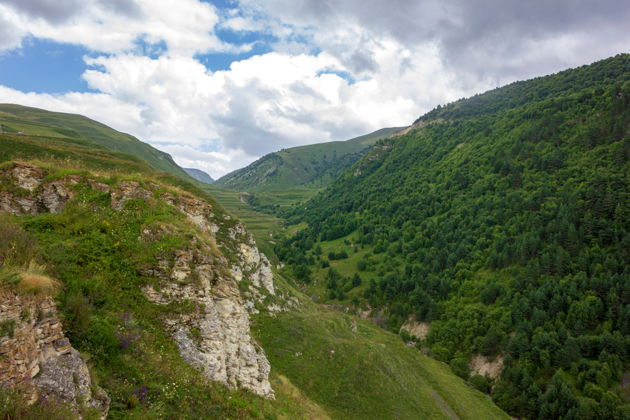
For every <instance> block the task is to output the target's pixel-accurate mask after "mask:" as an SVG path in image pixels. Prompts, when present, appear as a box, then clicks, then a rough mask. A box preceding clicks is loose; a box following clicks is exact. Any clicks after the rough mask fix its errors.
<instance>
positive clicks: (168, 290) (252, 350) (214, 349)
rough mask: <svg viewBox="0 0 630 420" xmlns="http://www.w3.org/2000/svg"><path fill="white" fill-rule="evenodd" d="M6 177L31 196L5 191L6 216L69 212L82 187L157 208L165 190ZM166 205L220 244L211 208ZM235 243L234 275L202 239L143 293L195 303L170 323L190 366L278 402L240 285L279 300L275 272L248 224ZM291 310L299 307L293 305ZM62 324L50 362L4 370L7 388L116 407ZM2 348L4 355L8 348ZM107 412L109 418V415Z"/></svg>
mask: <svg viewBox="0 0 630 420" xmlns="http://www.w3.org/2000/svg"><path fill="white" fill-rule="evenodd" d="M0 176H5V177H6V176H9V177H10V178H11V179H12V180H14V181H15V183H16V184H17V185H19V186H20V187H21V188H22V189H23V190H24V193H22V192H20V191H17V192H11V191H2V192H0V210H5V211H8V212H10V213H12V214H15V215H20V214H38V213H42V212H53V213H55V212H60V211H62V210H63V207H64V206H65V205H66V203H67V201H68V200H69V199H71V198H72V197H73V196H74V191H73V189H72V187H71V186H72V185H73V184H78V183H83V184H85V185H89V186H90V187H91V188H94V189H96V190H99V191H102V192H109V193H110V199H111V206H112V207H113V208H114V209H116V210H122V209H123V208H124V205H125V202H127V201H128V200H131V199H139V200H146V201H149V202H151V201H154V200H155V199H154V192H155V191H157V190H158V189H160V188H161V186H160V185H157V184H151V183H149V184H141V183H140V182H136V181H121V182H119V183H118V185H117V186H113V187H110V186H108V185H106V184H104V183H101V182H97V181H94V180H85V179H81V178H80V177H78V176H74V175H70V176H67V177H64V178H62V179H58V180H55V181H51V182H44V179H45V174H44V172H43V171H42V170H41V169H40V168H37V167H35V166H29V165H18V164H14V165H13V166H8V167H5V168H4V169H2V170H0ZM160 198H161V199H162V200H164V201H165V202H166V203H168V204H170V205H172V206H174V207H176V208H177V209H178V210H179V211H181V212H182V213H183V214H184V215H185V216H186V217H187V218H188V219H189V220H190V221H191V222H192V223H193V224H194V225H195V226H197V227H198V228H199V229H200V230H202V231H204V232H208V233H210V234H211V237H210V240H211V241H214V240H215V236H214V234H215V233H216V232H217V231H218V230H219V225H218V224H216V223H215V219H216V216H215V214H214V212H213V208H212V205H211V204H210V203H207V202H206V201H203V200H201V199H198V198H195V197H191V196H186V195H175V194H174V193H162V194H161V196H160ZM226 220H229V219H226ZM169 232H170V228H169V227H166V226H160V227H159V228H145V229H144V230H143V231H142V232H141V233H140V236H141V237H142V238H144V239H146V240H153V239H155V238H157V237H159V236H160V235H162V234H165V233H169ZM229 236H230V237H231V238H232V239H233V240H234V241H235V244H230V245H229V247H230V249H231V250H232V251H233V252H234V253H235V254H237V257H238V260H239V261H238V262H237V263H235V264H233V265H232V267H231V268H230V269H229V270H228V267H229V262H228V260H227V259H226V258H224V257H223V256H221V255H220V254H218V253H217V252H213V251H212V247H211V246H210V244H207V243H204V242H201V239H200V238H199V237H196V238H195V239H194V240H193V243H191V246H190V247H189V248H188V249H184V250H179V251H177V252H175V254H174V255H173V260H172V261H173V263H172V264H171V263H170V261H168V260H163V261H159V262H158V263H157V264H156V265H155V266H152V267H145V268H143V271H144V275H146V276H150V277H157V278H159V279H160V280H161V285H160V290H159V291H156V290H154V289H153V288H151V287H146V288H144V289H143V291H144V293H145V295H146V296H147V298H148V299H149V300H150V301H152V302H154V303H156V304H168V303H173V302H178V303H185V302H188V303H190V304H191V308H192V310H191V311H188V312H186V311H184V313H182V314H180V315H177V316H176V318H172V319H167V320H165V323H166V328H167V329H168V331H169V332H170V333H171V335H172V337H173V339H174V341H175V343H176V344H177V346H178V347H179V350H180V353H181V355H182V358H183V359H184V360H186V361H187V362H188V363H190V364H192V365H193V366H196V367H198V368H199V369H200V370H202V371H203V372H204V373H205V375H206V376H207V377H208V378H209V379H211V380H215V381H219V382H223V383H225V384H226V385H228V386H229V387H231V388H237V387H241V388H246V389H249V390H251V391H252V392H254V393H256V394H258V395H261V396H263V397H266V398H270V399H273V398H274V392H273V390H272V388H271V385H270V383H269V370H270V365H269V362H268V360H267V358H266V356H265V353H264V351H263V350H262V348H260V347H259V346H258V345H257V344H256V342H255V341H254V340H253V338H252V337H251V336H250V329H249V315H248V310H249V311H251V313H255V312H257V311H258V310H257V309H256V307H255V304H254V302H252V301H251V300H249V301H248V302H247V303H244V302H243V300H242V298H241V295H240V292H239V288H238V282H239V281H241V280H242V279H243V278H244V277H247V278H248V279H249V280H250V281H251V284H252V286H251V287H250V291H251V293H250V294H249V296H250V297H251V296H253V297H254V299H256V301H258V302H261V301H262V299H263V298H264V297H265V295H264V294H263V293H262V292H261V290H263V289H264V290H266V293H268V294H271V295H274V294H275V289H274V285H273V274H272V271H271V265H270V263H269V260H268V259H267V257H266V256H265V255H263V254H261V253H260V252H259V251H258V249H257V248H256V244H255V242H254V240H253V238H252V237H251V235H249V234H248V233H247V231H246V230H245V228H244V226H243V225H241V224H236V225H235V226H234V227H233V228H231V229H230V231H229ZM296 302H297V301H296ZM289 303H290V304H291V305H294V306H295V305H297V303H295V302H293V301H291V302H289ZM50 304H52V302H50ZM53 306H54V305H53ZM271 307H272V310H275V311H279V310H282V308H281V307H280V306H278V305H277V304H273V305H271ZM18 313H19V312H18ZM56 325H58V327H55V328H58V333H59V334H57V333H55V334H56V335H55V338H54V339H51V340H50V343H53V344H52V346H53V347H51V348H54V350H55V352H50V351H49V347H46V349H47V350H46V351H42V352H43V353H42V354H45V355H46V357H45V358H44V359H40V358H39V356H37V357H38V358H37V361H36V362H35V361H33V360H35V359H33V360H30V359H29V360H30V361H29V362H28V363H26V362H24V363H22V362H20V360H22V359H19V358H18V359H15V363H14V364H12V365H11V366H14V367H15V366H27V367H28V368H27V369H26V368H23V367H22V368H19V369H18V368H15V369H18V370H17V371H15V372H14V371H13V370H12V371H11V372H13V373H11V372H9V370H8V368H7V369H6V372H5V369H4V368H2V367H1V365H0V378H3V377H6V378H7V379H6V381H9V380H10V381H12V382H11V383H16V384H17V383H18V382H19V383H20V384H23V383H25V381H26V379H20V380H18V379H19V378H22V377H23V376H24V373H25V372H28V375H26V376H28V381H27V382H28V384H30V385H29V386H31V389H33V395H48V394H51V395H53V394H54V395H56V396H57V397H58V398H61V399H62V400H64V401H68V402H72V403H74V404H76V403H78V401H80V400H83V401H86V403H87V404H88V405H91V406H95V407H99V408H103V407H106V406H107V405H108V400H107V398H106V396H104V395H102V393H101V392H100V391H99V390H96V391H92V394H90V395H87V394H86V392H88V391H89V390H90V388H91V386H90V381H89V372H88V371H87V367H86V366H85V363H84V362H83V360H82V359H81V356H80V354H79V353H78V352H76V351H75V350H74V349H72V347H71V346H70V343H69V342H68V340H67V339H65V337H64V336H63V333H62V332H61V326H60V324H59V323H57V324H56ZM55 331H57V330H55ZM47 337H48V335H47ZM2 344H3V345H2V351H4V350H5V346H4V342H2ZM38 345H39V344H38ZM31 347H32V346H31ZM7 348H8V347H7ZM7 351H8V350H7ZM11 360H13V359H11ZM12 369H13V368H12ZM20 369H21V370H20ZM25 369H26V370H25ZM38 371H39V372H40V373H39V375H38V376H37V381H36V380H35V379H32V377H33V376H35V375H36V374H37V372H38ZM5 374H6V375H5ZM2 375H4V376H2ZM29 375H30V376H29ZM77 375H78V376H77ZM24 378H26V377H24ZM16 381H17V382H16ZM29 381H30V382H29ZM36 382H37V383H36ZM0 384H2V381H1V380H0ZM37 390H39V391H37ZM37 392H39V394H37ZM105 402H107V404H105ZM104 410H105V411H103V412H106V408H104Z"/></svg>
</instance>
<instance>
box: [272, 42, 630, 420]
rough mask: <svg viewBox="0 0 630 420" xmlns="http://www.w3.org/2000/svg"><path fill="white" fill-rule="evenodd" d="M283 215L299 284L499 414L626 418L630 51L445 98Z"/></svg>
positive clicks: (282, 252) (286, 249) (281, 249)
mask: <svg viewBox="0 0 630 420" xmlns="http://www.w3.org/2000/svg"><path fill="white" fill-rule="evenodd" d="M289 218H290V220H291V221H292V222H293V223H296V224H297V223H299V224H300V225H302V226H306V227H305V228H303V229H301V230H300V231H298V232H297V233H295V234H293V235H290V236H289V237H288V238H286V239H285V240H284V241H283V242H282V243H280V244H279V245H278V246H277V247H276V253H277V255H278V256H279V257H280V259H281V260H283V261H285V262H286V263H288V264H289V266H288V267H287V268H286V269H285V270H287V272H290V273H292V275H295V276H296V277H298V278H300V279H301V281H302V282H303V284H304V288H305V289H306V290H307V291H308V293H309V294H311V295H312V296H315V297H316V298H317V300H318V301H320V302H323V303H328V304H335V305H345V306H347V307H349V308H355V310H357V311H360V310H364V309H365V308H369V309H370V310H371V313H372V316H374V317H378V318H380V319H381V321H382V322H383V323H384V324H385V325H386V326H387V327H388V328H390V329H391V330H392V331H399V330H400V329H401V326H402V327H404V331H406V332H404V333H401V334H402V335H403V337H404V338H405V339H407V340H410V341H413V342H416V343H419V346H421V347H423V348H425V349H427V351H428V352H429V353H430V354H431V355H433V357H435V358H437V359H439V360H442V361H444V362H446V363H448V364H449V365H450V366H451V368H452V369H453V370H454V371H455V372H456V373H457V374H458V375H460V376H462V377H463V378H466V379H468V380H469V381H470V383H472V384H474V385H475V386H477V387H479V388H480V389H485V390H488V391H489V392H490V393H491V395H492V397H493V399H494V401H495V402H496V403H497V404H498V405H499V406H500V407H502V408H503V409H504V410H506V411H507V412H508V413H509V414H510V415H512V416H514V417H522V418H543V419H552V418H554V419H555V418H591V419H595V418H596V419H607V418H616V419H622V418H630V389H629V386H628V381H627V377H628V375H629V372H630V369H629V366H630V339H629V337H630V271H629V270H630V268H629V267H630V265H629V264H628V262H629V261H630V55H628V54H621V55H618V56H615V57H612V58H609V59H606V60H602V61H599V62H596V63H593V64H591V65H588V66H582V67H579V68H575V69H570V70H566V71H563V72H560V73H557V74H553V75H550V76H545V77H539V78H536V79H532V80H528V81H522V82H516V83H513V84H510V85H508V86H505V87H502V88H498V89H495V90H492V91H489V92H487V93H484V94H480V95H476V96H474V97H471V98H469V99H463V100H459V101H456V102H453V103H450V104H447V105H445V106H440V107H438V108H436V109H434V110H433V111H431V112H429V113H427V114H425V115H423V116H421V117H420V118H419V119H418V120H417V121H416V122H415V123H414V125H413V126H412V128H411V129H410V130H408V132H407V133H406V134H404V135H401V136H399V137H396V138H389V139H384V140H381V141H379V142H378V143H377V144H376V145H375V146H374V147H373V148H372V149H371V150H370V151H369V152H368V153H367V155H366V156H364V157H363V158H362V159H361V160H359V161H358V162H356V163H355V164H354V165H353V166H352V167H350V168H349V169H348V170H346V171H345V172H344V173H343V174H342V175H341V176H340V177H339V178H338V179H337V180H336V181H334V182H333V183H332V184H331V185H330V186H329V187H328V188H326V189H324V190H323V191H322V192H320V193H319V194H318V195H316V196H315V197H314V198H313V199H311V200H310V201H308V202H307V203H305V204H304V205H301V206H299V207H297V208H295V209H293V210H292V211H291V212H289ZM410 331H415V333H414V334H412V333H410ZM411 335H416V337H415V338H414V337H411ZM480 367H483V369H480ZM491 367H493V368H491ZM491 370H494V373H490V372H491ZM486 374H488V376H486ZM624 378H625V379H624Z"/></svg>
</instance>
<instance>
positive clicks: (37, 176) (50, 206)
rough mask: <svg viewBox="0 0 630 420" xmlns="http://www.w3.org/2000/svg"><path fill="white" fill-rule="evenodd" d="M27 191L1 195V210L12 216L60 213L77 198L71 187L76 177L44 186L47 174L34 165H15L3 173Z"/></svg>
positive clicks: (0, 193)
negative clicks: (70, 201) (69, 201)
mask: <svg viewBox="0 0 630 420" xmlns="http://www.w3.org/2000/svg"><path fill="white" fill-rule="evenodd" d="M0 175H2V176H4V177H7V176H8V177H10V179H12V180H13V181H14V182H15V184H16V185H17V186H18V187H20V188H22V189H23V190H25V194H21V193H18V192H12V191H6V190H5V191H1V192H0V210H4V211H6V212H9V213H11V214H13V215H16V216H17V215H22V214H38V213H42V212H50V213H58V212H60V211H61V210H62V209H63V207H64V206H65V205H66V202H67V201H68V200H69V199H70V198H72V197H73V196H74V192H73V191H72V189H71V188H69V187H68V184H73V183H76V178H77V177H76V176H68V177H66V178H64V179H60V180H55V181H50V182H46V183H44V172H43V171H42V170H41V169H40V168H38V167H36V166H32V165H25V164H17V163H15V164H13V165H11V166H9V167H7V168H4V169H3V170H1V171H0Z"/></svg>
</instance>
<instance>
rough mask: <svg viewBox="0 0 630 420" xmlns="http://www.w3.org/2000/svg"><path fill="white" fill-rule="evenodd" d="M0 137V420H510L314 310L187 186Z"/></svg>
mask: <svg viewBox="0 0 630 420" xmlns="http://www.w3.org/2000/svg"><path fill="white" fill-rule="evenodd" d="M4 121H6V120H4ZM11 121H14V120H11ZM2 124H3V133H0V237H1V238H2V241H0V299H1V302H2V305H0V383H2V387H0V417H1V418H21V419H40V418H50V419H75V418H103V417H105V416H108V417H109V418H115V419H118V418H233V419H250V418H256V419H262V418H269V419H273V418H291V419H293V418H295V419H327V418H347V419H382V418H401V419H414V418H418V417H422V418H444V419H446V418H457V417H458V418H462V419H477V418H492V419H495V418H496V419H507V418H509V417H508V416H507V415H506V414H505V413H504V412H502V411H501V410H500V409H499V408H498V407H496V405H494V404H493V403H492V402H491V401H490V400H489V399H488V398H486V396H485V395H483V393H481V392H479V391H477V390H475V389H473V388H471V387H469V386H468V385H467V384H466V383H465V382H464V381H463V380H462V379H461V378H459V377H457V376H456V375H454V374H453V373H452V372H451V371H450V369H449V367H448V366H446V365H444V364H443V363H440V362H438V361H435V360H432V359H430V358H428V357H426V356H424V355H422V354H421V353H420V352H418V351H416V350H415V349H414V348H411V347H409V346H407V345H406V344H405V343H404V342H403V341H402V340H400V338H399V337H398V336H396V335H395V334H392V333H390V332H387V331H385V330H383V329H381V328H380V327H378V326H377V325H375V324H374V323H372V322H370V321H367V320H364V319H360V318H359V317H356V316H353V315H351V314H348V313H344V312H343V311H340V310H338V309H336V308H333V307H324V306H319V305H316V304H314V303H313V302H312V300H311V299H310V297H308V296H306V295H304V294H303V293H302V292H301V291H300V290H299V289H298V288H296V287H294V285H295V281H294V280H293V279H291V278H289V277H285V276H283V275H280V274H278V273H277V272H276V270H275V268H274V267H273V266H272V264H271V263H270V262H269V260H268V259H267V257H266V256H265V255H263V254H262V253H261V252H260V250H259V249H258V245H257V243H258V242H259V241H260V238H258V237H257V238H254V237H252V236H251V235H250V234H249V232H248V230H247V229H246V226H244V225H243V224H242V223H241V222H240V221H239V220H237V219H236V218H235V217H234V215H232V214H228V212H226V210H225V209H224V208H223V206H221V205H220V204H219V203H217V202H216V201H215V198H214V197H213V196H212V195H210V194H208V193H207V192H205V191H203V190H202V189H200V188H199V184H197V183H195V184H192V183H189V182H187V181H185V180H183V179H182V178H180V177H178V176H175V175H172V174H169V173H165V172H158V171H156V170H155V169H154V168H153V167H152V166H151V165H149V164H148V163H147V162H145V161H144V160H142V159H141V158H139V157H138V156H133V155H130V154H126V153H122V152H120V151H115V150H110V149H108V148H107V147H104V146H102V145H99V144H96V143H94V142H92V141H89V140H87V139H86V138H83V137H81V136H77V135H75V134H74V131H71V130H72V129H70V128H66V127H64V126H63V125H59V119H57V118H55V119H54V121H53V122H52V123H51V125H47V124H45V123H44V122H41V121H39V122H38V123H37V124H32V125H31V126H29V127H25V128H22V130H20V131H24V132H26V134H24V133H23V134H18V133H17V132H11V131H16V130H15V129H14V126H12V125H11V122H8V123H6V125H5V122H3V123H2ZM4 127H7V128H6V129H4ZM36 128H37V129H38V130H39V131H38V132H37V133H33V134H31V133H29V131H31V132H32V131H33V130H35V129H36ZM59 130H61V131H62V133H65V134H63V135H62V133H59ZM65 130H67V131H65ZM251 213H253V212H251ZM260 217H261V218H264V217H270V216H267V215H260ZM252 218H253V216H252ZM253 222H255V220H253ZM274 234H279V232H274ZM265 236H266V237H267V238H268V236H267V235H265ZM265 239H266V238H265Z"/></svg>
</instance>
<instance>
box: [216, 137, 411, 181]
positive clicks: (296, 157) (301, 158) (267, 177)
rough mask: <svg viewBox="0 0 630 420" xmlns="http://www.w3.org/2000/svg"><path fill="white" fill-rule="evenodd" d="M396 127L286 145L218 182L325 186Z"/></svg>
mask: <svg viewBox="0 0 630 420" xmlns="http://www.w3.org/2000/svg"><path fill="white" fill-rule="evenodd" d="M397 130H400V128H383V129H381V130H378V131H375V132H373V133H370V134H367V135H365V136H361V137H356V138H354V139H351V140H346V141H333V142H327V143H318V144H311V145H308V146H300V147H292V148H289V149H283V150H281V151H279V152H275V153H270V154H268V155H266V156H263V157H262V158H260V159H258V160H257V161H255V162H254V163H252V164H250V165H249V166H246V167H245V168H242V169H238V170H236V171H234V172H231V173H229V174H227V175H225V176H223V177H221V178H219V179H218V180H217V181H216V184H217V185H220V186H224V187H227V188H229V189H233V190H238V191H248V192H262V191H279V190H287V189H292V188H298V187H306V188H309V189H317V188H322V187H324V186H326V185H328V184H330V183H331V182H332V181H333V180H334V179H335V178H337V176H339V174H341V173H342V172H343V171H344V170H345V169H346V168H348V167H349V166H350V165H352V164H353V163H354V162H356V161H357V159H359V158H360V157H361V156H362V155H363V154H364V153H365V151H366V150H367V149H368V148H369V147H370V146H372V145H373V144H374V143H376V142H377V141H378V140H380V139H383V138H385V137H387V136H389V135H390V134H392V133H394V132H395V131H397Z"/></svg>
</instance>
